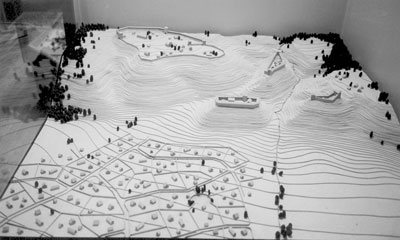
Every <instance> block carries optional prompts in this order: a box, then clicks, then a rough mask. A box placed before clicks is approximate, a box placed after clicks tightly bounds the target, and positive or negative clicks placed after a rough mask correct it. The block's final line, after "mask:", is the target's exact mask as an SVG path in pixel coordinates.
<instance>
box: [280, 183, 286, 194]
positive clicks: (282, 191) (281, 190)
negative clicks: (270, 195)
mask: <svg viewBox="0 0 400 240" xmlns="http://www.w3.org/2000/svg"><path fill="white" fill-rule="evenodd" d="M279 191H280V192H281V193H285V188H284V187H283V186H282V185H280V186H279Z"/></svg>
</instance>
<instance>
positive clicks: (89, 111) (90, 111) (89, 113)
mask: <svg viewBox="0 0 400 240" xmlns="http://www.w3.org/2000/svg"><path fill="white" fill-rule="evenodd" d="M87 111H88V115H89V116H90V115H92V110H90V108H88V110H87Z"/></svg>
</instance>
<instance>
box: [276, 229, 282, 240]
mask: <svg viewBox="0 0 400 240" xmlns="http://www.w3.org/2000/svg"><path fill="white" fill-rule="evenodd" d="M275 239H276V240H279V239H281V233H280V232H279V231H276V232H275Z"/></svg>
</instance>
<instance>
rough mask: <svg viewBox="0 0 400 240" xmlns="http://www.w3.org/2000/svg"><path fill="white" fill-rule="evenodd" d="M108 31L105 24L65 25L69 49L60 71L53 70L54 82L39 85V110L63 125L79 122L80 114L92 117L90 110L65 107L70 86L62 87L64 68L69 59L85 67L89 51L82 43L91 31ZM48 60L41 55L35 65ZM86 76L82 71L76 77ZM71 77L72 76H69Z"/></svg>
mask: <svg viewBox="0 0 400 240" xmlns="http://www.w3.org/2000/svg"><path fill="white" fill-rule="evenodd" d="M106 29H108V26H107V27H106V26H105V25H104V24H99V23H98V24H83V23H82V24H81V26H80V27H79V28H78V29H76V25H75V24H72V23H65V24H64V30H65V38H66V43H67V47H66V49H65V50H64V53H63V55H62V56H61V59H60V64H59V66H58V69H52V71H51V73H52V74H53V75H55V76H56V78H55V81H54V82H50V84H49V85H48V86H42V85H39V89H40V93H39V100H38V102H37V108H38V109H39V110H42V111H44V112H46V113H47V116H48V117H50V118H54V119H55V120H56V121H58V120H60V122H61V123H66V122H69V121H72V120H78V119H79V117H78V114H82V113H84V115H87V114H88V115H91V111H90V109H89V110H88V111H86V110H85V109H82V108H80V107H76V106H71V105H68V106H64V104H63V100H64V99H65V92H66V91H67V90H68V86H65V87H63V86H61V75H62V74H63V73H64V70H63V69H62V68H63V67H65V66H67V65H68V59H74V60H76V61H77V63H76V67H77V68H79V67H83V58H84V56H85V55H86V53H87V49H85V48H83V47H82V46H81V41H83V42H84V41H85V40H84V39H85V37H87V36H88V32H90V31H105V30H106ZM44 58H46V57H45V56H43V55H39V56H38V57H37V58H36V60H35V61H34V62H33V65H35V66H40V64H39V62H40V61H41V60H42V59H44ZM50 64H51V65H52V66H54V67H56V66H57V63H56V62H54V61H51V62H50ZM84 75H85V71H84V70H83V69H82V71H81V74H78V75H76V74H75V73H74V76H78V77H82V76H84ZM68 77H70V76H68ZM91 79H92V78H91ZM70 97H71V95H70V94H67V99H70ZM93 120H96V115H95V114H94V115H93Z"/></svg>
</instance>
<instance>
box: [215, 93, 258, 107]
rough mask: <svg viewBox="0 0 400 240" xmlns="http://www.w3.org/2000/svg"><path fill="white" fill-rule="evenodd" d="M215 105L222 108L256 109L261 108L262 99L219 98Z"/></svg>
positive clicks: (245, 97)
mask: <svg viewBox="0 0 400 240" xmlns="http://www.w3.org/2000/svg"><path fill="white" fill-rule="evenodd" d="M215 103H216V104H217V106H220V107H233V108H256V107H258V106H260V98H249V97H247V96H243V97H217V98H216V99H215Z"/></svg>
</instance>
